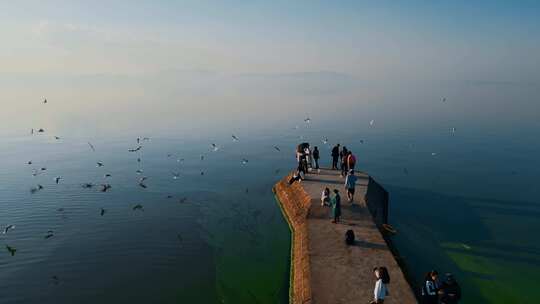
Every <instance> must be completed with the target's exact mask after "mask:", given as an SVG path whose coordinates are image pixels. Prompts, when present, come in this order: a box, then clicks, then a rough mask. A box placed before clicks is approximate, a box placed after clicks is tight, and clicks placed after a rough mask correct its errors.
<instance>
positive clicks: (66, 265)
mask: <svg viewBox="0 0 540 304" xmlns="http://www.w3.org/2000/svg"><path fill="white" fill-rule="evenodd" d="M518 89H519V88H518ZM518 89H516V88H506V89H504V92H507V91H519V90H518ZM482 90H483V89H482ZM529 90H532V89H531V88H529ZM534 90H536V88H534ZM534 90H533V91H534ZM512 94H514V95H515V94H517V93H515V92H514V93H512ZM512 94H510V93H509V95H512ZM499 95H501V96H502V95H504V94H499ZM529 95H530V94H529ZM393 97H395V96H389V97H388V98H390V99H392V98H393ZM424 97H425V96H424ZM431 97H432V96H431ZM475 97H479V96H478V94H472V97H471V96H469V98H470V99H469V100H471V99H474V98H475ZM480 97H481V96H480ZM427 99H429V98H423V99H422V100H423V101H419V102H417V101H415V99H414V98H413V97H411V96H409V97H408V101H409V102H407V103H405V104H400V103H394V104H384V103H383V105H384V109H383V108H382V107H383V106H381V107H380V108H379V106H378V105H371V106H365V107H363V106H356V107H355V106H354V104H349V105H346V106H343V107H342V108H340V109H339V110H337V111H326V110H325V111H322V110H321V111H318V113H319V114H318V115H313V117H312V122H311V123H310V124H309V125H308V124H306V123H304V122H303V119H304V117H303V116H302V115H297V117H295V118H294V119H290V118H281V120H279V119H277V118H276V120H277V121H280V123H276V124H274V125H273V126H271V127H270V126H268V127H266V128H265V127H260V128H256V129H255V128H254V129H253V130H252V129H250V128H245V129H243V130H242V131H239V132H238V134H236V135H238V136H239V138H240V141H238V142H233V140H232V138H231V137H230V133H229V132H227V131H224V130H223V129H219V128H214V129H213V130H207V132H206V134H208V133H210V134H211V133H212V132H215V135H213V136H206V135H205V136H204V138H196V137H197V134H192V135H191V136H190V137H189V139H186V138H184V137H183V136H181V135H178V136H175V135H171V133H173V132H169V133H167V132H157V134H156V133H152V130H151V128H150V130H147V131H146V133H144V134H148V135H149V136H150V140H149V141H143V142H142V146H143V148H142V149H141V151H140V152H134V153H131V152H128V149H130V148H133V147H136V146H137V143H136V141H135V138H136V136H131V135H130V136H128V135H126V136H119V135H114V136H110V137H100V138H96V137H95V136H85V135H84V134H79V133H78V132H70V131H69V130H67V129H66V130H65V131H66V132H65V134H66V135H65V136H64V135H62V134H59V135H62V137H61V139H60V140H55V139H54V138H52V134H49V133H47V132H46V133H45V134H40V135H37V134H36V135H33V136H31V135H29V134H24V133H26V131H24V132H22V131H21V132H15V133H17V134H15V135H6V136H4V137H3V138H2V143H1V149H0V167H1V170H0V208H1V210H2V211H1V212H0V225H2V227H5V226H6V225H8V224H12V225H15V226H16V227H15V229H13V230H10V231H9V232H8V233H7V234H0V244H1V245H2V248H1V249H2V251H0V290H1V293H0V303H96V302H99V303H118V302H128V301H129V302H130V303H149V302H151V303H287V294H288V283H289V282H288V280H289V268H288V267H289V250H290V233H289V230H288V226H287V224H286V222H285V221H284V220H283V218H282V216H281V212H280V210H279V207H278V206H277V204H276V202H275V199H274V197H273V194H272V192H271V188H272V185H273V184H274V183H275V182H276V181H277V180H278V179H280V178H282V177H283V176H284V175H285V174H286V173H287V172H288V171H290V170H291V169H292V168H293V167H294V155H293V152H292V151H293V149H294V147H295V146H296V144H297V143H299V142H303V141H308V142H311V143H312V144H314V145H318V146H319V147H320V149H321V155H322V158H323V159H322V163H323V164H326V165H328V159H329V157H328V155H329V151H330V148H331V146H330V145H333V144H334V143H337V142H340V143H341V144H345V145H346V146H347V147H349V148H351V149H352V151H353V152H354V153H355V154H356V155H357V159H358V166H359V167H360V169H361V170H363V171H366V172H368V173H369V174H370V175H372V176H374V178H375V179H376V180H377V181H378V182H380V183H381V184H382V185H383V186H384V187H385V188H386V189H387V190H388V191H389V193H390V216H389V220H390V223H391V224H392V225H393V226H394V227H395V228H396V229H397V230H398V234H397V235H396V236H395V237H394V241H395V244H396V246H397V248H398V250H399V252H400V254H401V256H402V257H403V258H404V259H405V261H406V263H407V267H408V269H409V271H410V273H411V275H412V277H413V278H414V279H415V280H416V281H420V280H421V279H422V277H423V274H424V273H425V272H427V271H429V270H432V269H437V270H438V271H439V272H440V273H445V272H452V273H454V274H455V276H456V278H457V279H458V281H459V283H460V284H461V286H462V288H463V293H464V298H463V303H488V302H489V303H531V302H539V301H540V292H539V290H538V289H536V288H534V287H535V284H536V282H538V280H539V278H540V245H539V244H540V242H539V241H540V236H538V234H537V233H536V231H540V221H539V220H538V218H539V216H540V203H539V202H538V197H539V195H540V190H539V189H540V188H538V187H536V185H535V183H534V181H535V177H537V176H538V175H539V173H540V161H539V159H538V158H537V157H536V156H537V155H539V153H540V141H538V135H539V132H538V130H539V125H538V119H537V118H538V112H534V111H535V110H536V106H535V103H534V102H531V101H530V100H529V101H528V103H527V102H524V101H523V100H524V99H520V102H516V103H515V107H517V108H519V109H514V108H513V107H512V106H506V107H502V108H501V107H500V103H499V104H498V105H499V106H497V105H495V109H494V108H492V107H490V106H489V102H488V101H486V98H484V99H480V101H479V102H478V103H477V104H475V105H474V106H471V105H469V104H468V103H467V102H465V101H462V102H461V103H459V104H453V105H452V107H454V108H456V107H459V108H460V109H461V110H460V111H455V110H453V111H450V110H447V108H450V107H451V106H449V105H445V104H444V103H441V102H437V101H436V102H433V100H431V101H429V102H430V103H427V102H424V101H425V100H427ZM454 99H457V97H455V96H454ZM454 99H452V98H449V101H448V102H447V104H452V101H453V100H454ZM413 106H414V107H413ZM314 107H319V106H316V105H314ZM445 107H446V108H445ZM326 108H328V105H327V107H326ZM409 108H415V109H422V111H421V112H420V113H415V110H414V109H409ZM320 109H322V108H320ZM497 109H499V110H497ZM500 109H504V111H503V110H500ZM258 115H262V114H261V113H259V114H258ZM338 115H339V116H338ZM289 116H290V114H289ZM336 117H339V119H337V118H336ZM248 118H249V117H248ZM371 119H374V123H373V125H372V126H370V125H369V121H370V120H371ZM281 122H283V123H281ZM72 123H73V122H72ZM229 124H231V123H230V122H229ZM295 126H298V128H296V127H295ZM452 128H456V129H455V132H452ZM64 129H65V128H64ZM54 135H56V134H54ZM201 136H202V135H201ZM324 137H328V139H329V144H328V145H324V144H323V143H322V139H323V138H324ZM87 141H91V142H92V144H93V145H94V146H95V151H92V150H91V149H90V147H89V146H88V144H87ZM211 143H216V144H217V145H218V147H219V150H218V151H212V147H211ZM274 145H277V146H279V147H280V148H281V151H276V150H275V149H274V148H273V146H274ZM201 155H204V159H203V160H201ZM138 157H140V158H141V162H138V161H137V158H138ZM243 159H247V160H248V162H247V163H243V162H242V160H243ZM29 160H32V165H28V164H27V162H28V161H29ZM98 161H99V162H103V164H104V166H103V167H96V162H98ZM41 167H46V168H47V170H46V171H43V172H41V173H40V174H38V175H37V176H32V170H33V169H39V168H41ZM138 169H141V170H143V171H142V173H141V174H138V173H137V172H136V171H137V170H138ZM173 172H179V173H180V175H179V178H178V179H174V178H173ZM201 172H204V175H202V174H201ZM107 173H109V174H111V177H108V178H105V177H104V174H107ZM56 176H62V177H63V179H62V180H61V181H60V183H59V184H56V183H55V181H54V178H55V177H56ZM142 176H146V177H148V179H147V180H146V181H145V182H144V183H145V184H146V185H147V188H142V187H140V186H139V185H138V180H139V178H140V177H142ZM88 182H91V183H95V184H102V183H109V184H111V185H112V188H111V189H110V190H109V191H107V192H100V191H99V188H98V187H94V188H92V189H84V188H83V187H82V186H81V185H82V184H83V183H88ZM37 184H41V185H42V186H43V187H44V189H42V190H40V191H37V192H35V193H33V194H32V193H31V192H30V189H31V188H32V187H36V185H37ZM137 204H140V205H142V206H143V210H133V207H134V206H136V205H137ZM102 208H103V209H104V210H105V213H104V214H103V215H101V209H102ZM49 230H52V231H53V234H54V236H52V237H50V238H45V236H46V235H47V233H48V231H49ZM5 245H9V246H11V247H14V248H16V249H17V251H16V254H15V256H10V254H9V252H8V251H7V250H6V249H5ZM390 290H391V286H390Z"/></svg>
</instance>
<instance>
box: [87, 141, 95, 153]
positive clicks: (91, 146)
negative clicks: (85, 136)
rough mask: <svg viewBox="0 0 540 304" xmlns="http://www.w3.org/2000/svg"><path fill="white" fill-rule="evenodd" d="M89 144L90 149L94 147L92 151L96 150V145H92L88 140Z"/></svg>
mask: <svg viewBox="0 0 540 304" xmlns="http://www.w3.org/2000/svg"><path fill="white" fill-rule="evenodd" d="M88 145H89V146H90V149H92V151H94V152H96V149H95V148H94V145H92V144H91V143H90V142H88Z"/></svg>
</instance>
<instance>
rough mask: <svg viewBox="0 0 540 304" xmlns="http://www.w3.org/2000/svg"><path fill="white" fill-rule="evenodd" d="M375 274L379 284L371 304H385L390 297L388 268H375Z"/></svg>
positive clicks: (376, 284)
mask: <svg viewBox="0 0 540 304" xmlns="http://www.w3.org/2000/svg"><path fill="white" fill-rule="evenodd" d="M373 274H374V275H375V279H377V282H375V289H374V290H373V301H371V304H382V303H384V298H386V296H387V295H388V287H387V286H386V285H387V284H389V283H390V275H388V270H386V267H375V268H374V269H373Z"/></svg>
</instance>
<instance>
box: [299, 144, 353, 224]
mask: <svg viewBox="0 0 540 304" xmlns="http://www.w3.org/2000/svg"><path fill="white" fill-rule="evenodd" d="M331 156H332V170H341V177H343V178H345V183H344V186H345V190H346V191H347V199H348V201H349V203H353V202H354V192H355V188H356V181H357V177H356V175H355V174H354V168H355V166H356V156H354V154H353V153H352V152H351V151H350V150H348V149H347V147H345V146H343V148H341V149H340V144H337V145H336V146H334V148H333V149H332V153H331ZM319 159H320V152H319V148H318V147H314V148H313V150H311V146H310V145H309V143H302V144H300V145H298V147H297V149H296V161H297V164H298V166H297V170H296V173H295V174H294V175H293V176H292V177H291V179H290V180H289V184H292V183H294V182H295V181H301V180H303V179H304V178H305V176H306V174H308V173H311V172H313V171H314V170H317V173H319V172H320V167H319ZM338 162H339V164H340V166H339V168H338ZM332 192H333V194H332V193H331V191H330V189H329V188H326V189H324V190H323V192H322V194H321V205H322V206H329V207H330V208H331V218H332V223H339V221H340V217H341V196H340V194H339V190H338V189H334V190H332Z"/></svg>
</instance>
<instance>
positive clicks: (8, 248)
mask: <svg viewBox="0 0 540 304" xmlns="http://www.w3.org/2000/svg"><path fill="white" fill-rule="evenodd" d="M6 249H7V251H9V253H10V254H11V256H14V255H15V252H16V251H17V249H16V248H15V247H11V246H8V245H6Z"/></svg>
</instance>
